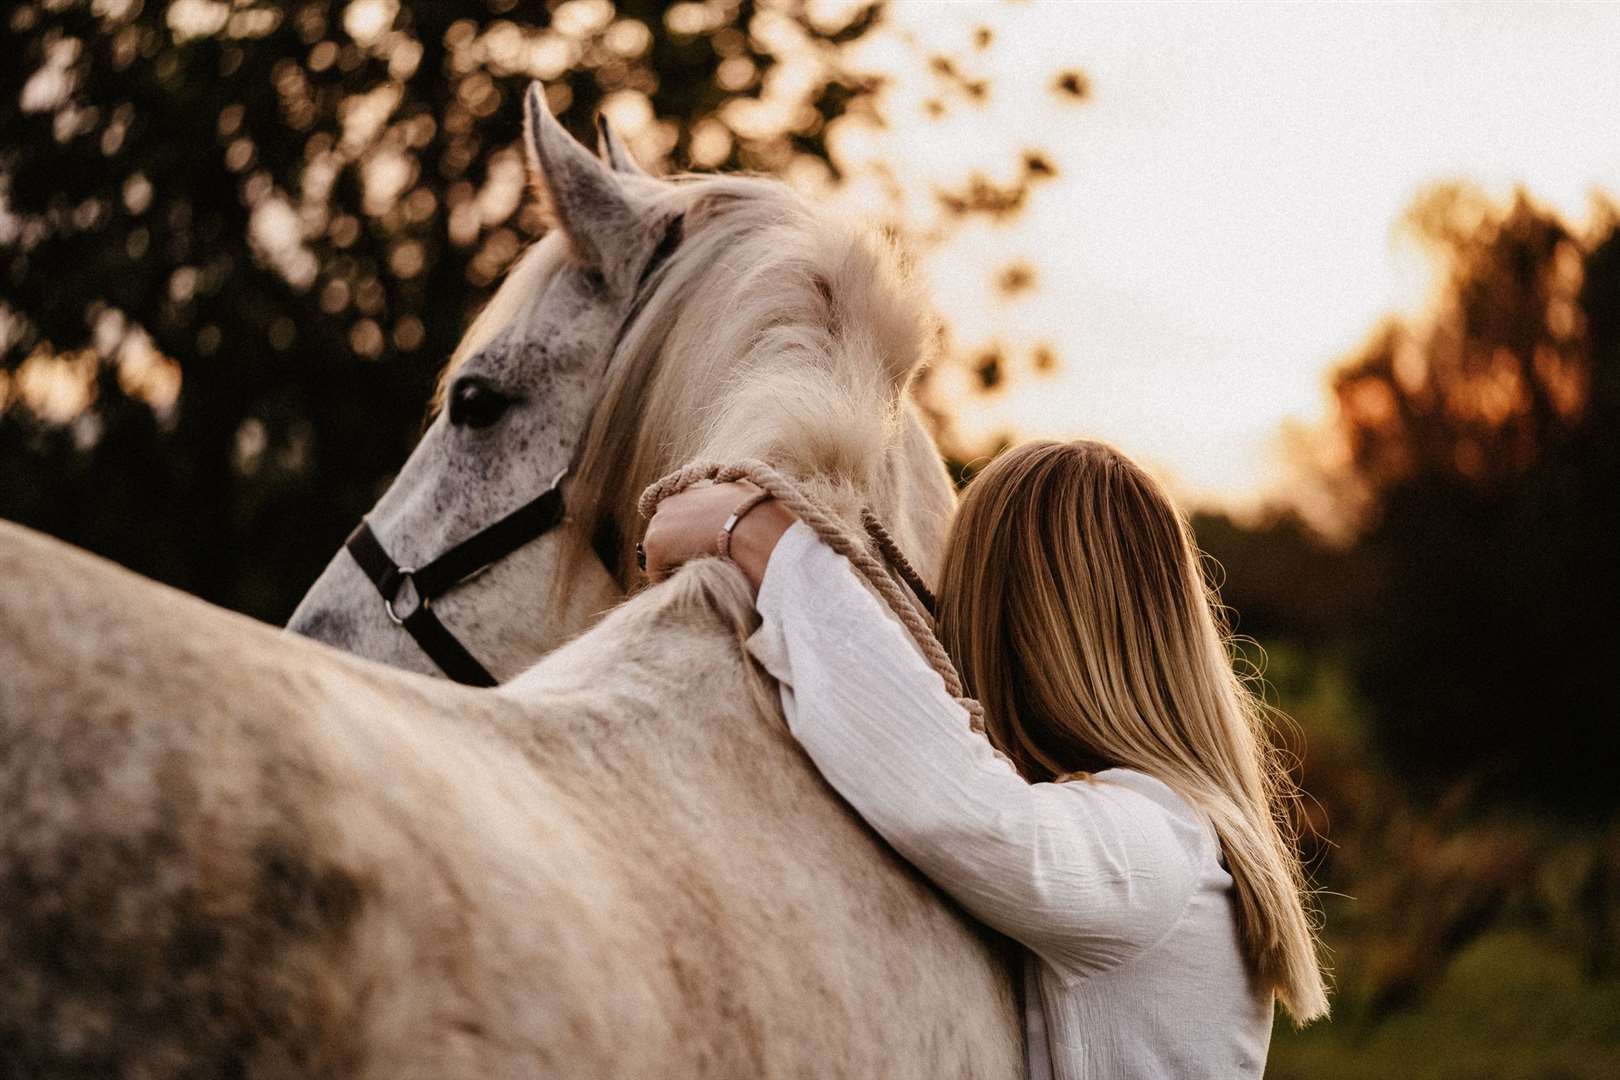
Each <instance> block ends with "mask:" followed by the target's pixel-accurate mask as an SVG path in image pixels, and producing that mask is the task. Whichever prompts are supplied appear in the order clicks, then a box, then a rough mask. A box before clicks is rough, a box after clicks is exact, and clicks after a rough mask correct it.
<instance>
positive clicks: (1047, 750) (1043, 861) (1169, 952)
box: [644, 442, 1327, 1080]
mask: <svg viewBox="0 0 1620 1080" xmlns="http://www.w3.org/2000/svg"><path fill="white" fill-rule="evenodd" d="M734 514H736V515H737V520H736V521H735V522H734V523H733V525H734V528H733V529H732V531H731V533H730V535H729V537H728V538H727V542H728V545H729V551H728V552H726V553H727V554H729V556H730V558H732V559H733V560H734V561H735V562H736V563H737V565H738V566H739V567H741V569H742V570H743V572H744V573H745V574H746V575H747V576H748V578H749V580H750V581H751V582H752V583H753V585H754V587H755V589H756V594H757V605H758V608H759V612H760V615H761V617H762V620H763V624H762V626H761V630H760V633H759V634H757V635H756V636H755V639H754V640H753V642H751V647H752V648H753V651H754V652H755V654H756V655H757V656H759V657H760V659H761V661H762V662H763V663H764V664H765V666H766V667H767V669H768V670H769V671H770V672H771V674H772V675H774V676H775V677H776V678H777V679H778V680H779V682H780V684H781V694H782V702H783V707H784V710H785V712H786V715H787V719H788V723H789V726H790V727H791V729H792V731H793V734H794V735H795V736H796V737H797V738H798V740H799V741H800V743H801V744H802V745H803V746H804V748H805V750H806V752H807V753H808V754H809V755H810V757H811V758H812V759H813V760H814V761H815V763H816V765H817V767H818V768H819V769H820V770H821V772H822V774H823V775H824V776H825V777H826V778H827V781H828V782H829V783H830V784H832V786H833V787H834V788H836V789H837V790H838V791H839V793H840V794H842V795H843V796H844V798H845V799H847V800H848V801H849V803H850V804H851V805H852V806H854V808H855V809H856V810H857V811H858V812H859V813H860V814H861V816H862V817H864V818H865V819H866V820H867V821H868V822H869V823H870V824H871V825H872V827H873V828H874V829H876V830H877V831H878V832H879V833H880V834H881V835H882V836H883V837H884V838H885V839H887V840H888V841H889V843H890V844H892V845H893V846H894V848H895V849H896V850H897V851H899V852H900V854H901V855H903V856H905V858H907V859H908V860H910V861H911V862H912V863H914V864H915V865H916V866H917V867H918V868H919V869H920V870H922V872H923V873H925V874H927V875H928V876H929V877H930V878H931V879H933V881H934V882H936V883H937V884H938V885H939V886H940V887H941V888H942V889H944V890H945V891H946V892H948V893H950V894H951V895H952V896H954V897H955V898H956V899H957V900H959V901H960V902H961V903H962V904H963V905H964V906H965V907H967V908H968V910H970V911H971V912H973V913H974V914H975V915H976V916H978V917H979V918H980V919H982V920H983V921H984V922H986V923H988V924H989V925H991V926H993V927H995V928H996V929H998V930H1000V931H1001V932H1003V933H1005V934H1007V935H1008V936H1010V937H1012V938H1014V939H1016V940H1017V941H1019V942H1021V943H1022V944H1023V945H1025V946H1027V952H1026V954H1025V986H1026V989H1027V991H1028V993H1027V994H1026V1002H1027V1008H1026V1022H1027V1025H1028V1040H1029V1051H1030V1066H1031V1073H1032V1075H1034V1076H1037V1077H1041V1076H1056V1077H1105V1078H1110V1080H1112V1078H1121V1077H1138V1076H1141V1077H1148V1076H1151V1077H1204V1076H1208V1077H1235V1076H1259V1075H1260V1074H1261V1073H1262V1072H1263V1070H1264V1067H1265V1058H1266V1049H1267V1045H1268V1043H1269V1041H1270V1033H1271V1017H1272V1003H1273V1000H1274V999H1275V1000H1277V1001H1280V1002H1281V1004H1282V1005H1283V1006H1284V1008H1286V1009H1287V1010H1288V1012H1289V1013H1290V1014H1291V1015H1292V1016H1293V1018H1294V1019H1295V1021H1296V1022H1299V1023H1303V1022H1305V1021H1308V1020H1312V1019H1315V1018H1317V1017H1319V1016H1323V1015H1325V1014H1326V1012H1327V997H1326V992H1325V988H1324V985H1323V979H1322V974H1321V969H1320V967H1319V965H1318V960H1317V955H1316V943H1315V939H1314V936H1313V933H1312V926H1311V919H1310V917H1309V915H1308V913H1307V906H1306V900H1307V895H1308V894H1307V892H1306V889H1305V885H1304V875H1303V873H1302V871H1301V868H1300V864H1299V859H1298V857H1297V855H1296V853H1295V851H1294V848H1293V845H1292V844H1291V843H1290V841H1289V834H1288V833H1287V831H1286V830H1285V829H1284V828H1283V827H1282V825H1281V824H1280V821H1281V819H1282V817H1283V814H1282V811H1283V802H1284V799H1285V797H1286V796H1287V794H1288V793H1289V791H1290V787H1289V783H1288V780H1287V777H1286V774H1285V772H1284V770H1283V769H1282V768H1281V767H1280V766H1279V765H1278V764H1277V763H1276V761H1275V759H1274V757H1273V756H1272V753H1271V751H1270V749H1269V747H1268V744H1267V742H1266V739H1265V732H1264V726H1263V723H1262V720H1263V707H1262V706H1261V705H1260V703H1258V702H1257V701H1256V700H1255V699H1254V698H1253V697H1251V696H1250V695H1249V693H1248V692H1247V690H1246V689H1245V687H1244V686H1243V684H1242V683H1241V682H1240V681H1239V679H1238V678H1237V677H1236V675H1235V674H1234V673H1233V670H1232V666H1231V662H1230V658H1229V656H1228V653H1227V650H1226V642H1225V641H1224V640H1223V638H1222V636H1221V633H1220V630H1219V628H1218V622H1217V614H1216V606H1215V605H1216V600H1215V597H1214V595H1213V594H1212V593H1211V592H1210V591H1209V590H1208V589H1207V588H1206V586H1205V583H1204V580H1203V576H1202V574H1201V571H1200V566H1199V555H1198V551H1197V549H1196V547H1195V546H1194V544H1193V541H1192V537H1191V535H1190V531H1189V530H1188V528H1187V527H1186V525H1185V523H1184V522H1183V521H1182V520H1181V518H1180V517H1179V516H1178V515H1177V514H1176V512H1175V510H1174V508H1173V507H1172V506H1171V504H1170V502H1169V500H1168V498H1167V497H1166V496H1165V494H1164V493H1163V491H1162V490H1161V489H1160V488H1159V487H1158V485H1157V484H1155V483H1154V482H1153V481H1152V480H1151V479H1150V478H1149V477H1148V476H1147V475H1146V474H1145V473H1144V472H1143V471H1142V470H1141V469H1139V468H1138V467H1137V466H1136V465H1134V464H1133V463H1132V462H1130V461H1129V460H1128V459H1127V458H1125V456H1124V455H1122V454H1120V453H1119V452H1118V451H1116V450H1114V449H1112V448H1110V447H1107V446H1103V445H1101V444H1099V443H1094V442H1076V443H1068V444H1062V443H1052V442H1041V443H1032V444H1029V445H1026V446H1023V447H1020V448H1018V449H1016V450H1012V451H1009V452H1007V453H1005V454H1003V455H1002V456H1001V457H1000V458H998V459H997V460H996V461H995V462H993V463H992V464H991V465H990V466H989V467H988V468H986V469H985V470H984V472H983V474H981V475H980V476H979V477H978V478H977V479H976V480H975V481H974V482H973V484H972V485H971V486H970V487H969V488H968V491H967V495H966V497H965V499H964V500H963V503H962V508H961V512H960V514H959V515H958V517H957V519H956V523H955V525H954V527H953V529H952V534H951V540H950V542H949V544H948V547H947V551H946V556H945V566H944V570H943V573H942V575H941V585H940V590H939V637H940V640H941V642H942V643H943V644H944V645H945V647H946V649H947V650H948V651H949V652H950V653H951V655H952V657H953V658H954V659H955V661H956V664H957V666H958V668H959V669H960V671H961V674H962V679H963V682H964V684H965V685H966V687H967V690H968V692H969V693H970V694H972V695H973V696H974V697H976V698H978V700H979V701H980V702H981V703H982V705H983V706H984V710H985V734H986V735H987V736H988V740H987V739H986V738H985V737H984V736H981V735H979V734H977V733H975V732H974V731H973V730H972V729H971V728H970V726H969V718H968V714H967V712H966V710H965V709H964V708H963V707H962V706H961V705H960V704H959V703H958V702H957V701H956V700H954V699H953V698H951V697H950V696H949V695H948V694H947V693H946V692H945V688H944V684H943V682H942V680H941V679H940V678H939V676H938V675H937V674H936V673H935V672H934V671H933V670H932V669H930V668H929V667H928V666H927V665H926V664H925V662H924V661H923V659H922V658H921V657H920V656H919V655H918V653H917V651H916V650H915V649H914V648H912V646H911V644H910V642H909V641H908V640H907V639H906V638H905V636H904V633H903V631H902V630H901V629H900V627H899V626H897V625H896V624H895V622H894V621H893V620H892V619H891V618H889V617H888V615H887V614H886V612H885V611H884V609H883V608H882V607H881V605H880V604H879V602H878V601H877V600H876V599H875V598H874V597H873V596H872V594H871V593H870V592H868V591H867V589H866V588H865V587H864V586H863V585H862V584H861V583H860V582H859V581H858V580H857V578H856V577H855V574H854V572H853V570H852V568H850V566H849V564H848V562H847V561H845V560H844V559H843V558H842V557H841V556H839V555H837V554H836V553H835V552H833V551H832V549H830V548H828V547H826V546H825V545H824V544H822V543H821V542H820V540H819V539H818V538H817V537H816V536H815V534H814V533H812V532H811V531H810V530H809V529H808V527H806V526H805V525H803V524H802V523H796V522H795V521H794V519H793V516H792V515H791V514H790V513H789V512H788V511H787V510H786V509H784V508H783V507H782V506H781V505H780V504H779V503H777V502H775V501H769V500H764V499H763V498H762V493H760V492H758V491H757V489H754V488H752V487H749V486H746V485H739V484H721V485H713V486H709V487H703V488H691V489H688V490H687V491H686V492H683V493H682V494H680V495H677V496H674V497H672V498H669V499H666V500H665V501H664V503H663V504H662V505H661V506H660V507H659V510H658V513H657V514H656V515H655V516H654V517H653V519H652V521H651V523H650V524H649V527H648V530H647V536H646V539H645V544H644V547H645V552H646V557H647V561H648V572H649V574H651V575H652V576H653V577H655V578H656V577H659V576H662V575H664V574H666V573H668V572H669V570H670V569H672V568H673V567H675V566H677V565H678V564H679V563H681V562H682V561H684V560H686V559H688V558H692V557H694V556H701V555H709V554H715V553H716V552H717V547H718V546H719V544H720V540H719V537H720V532H721V527H722V523H723V522H725V521H726V520H727V518H728V517H731V516H733V515H734Z"/></svg>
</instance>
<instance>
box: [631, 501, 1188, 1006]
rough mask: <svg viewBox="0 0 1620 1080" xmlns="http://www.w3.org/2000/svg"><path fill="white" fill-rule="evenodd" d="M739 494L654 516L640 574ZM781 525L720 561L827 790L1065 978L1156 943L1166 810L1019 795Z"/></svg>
mask: <svg viewBox="0 0 1620 1080" xmlns="http://www.w3.org/2000/svg"><path fill="white" fill-rule="evenodd" d="M702 490H704V491H717V490H718V489H702ZM745 496H746V492H737V491H733V492H730V493H727V494H724V495H722V494H711V495H708V496H707V497H706V499H707V501H706V503H705V504H703V505H699V504H698V503H697V502H696V501H693V502H691V503H688V504H687V505H686V506H685V507H677V509H680V510H682V516H681V517H679V518H675V519H671V520H668V521H666V522H664V523H663V524H664V526H665V530H664V531H663V534H662V536H656V537H655V534H656V533H658V531H659V530H658V529H657V528H656V526H658V524H659V522H658V520H657V518H655V519H654V523H653V524H654V526H655V528H653V529H649V533H648V541H649V543H648V556H649V563H650V569H651V568H654V567H656V568H662V567H665V566H668V565H669V563H668V562H665V561H663V560H664V558H665V556H667V555H668V554H669V553H670V552H671V551H673V550H676V548H677V547H678V545H674V544H671V543H670V541H671V540H672V539H674V538H677V537H683V536H684V537H689V538H690V542H691V543H692V544H694V545H696V544H698V543H699V542H700V540H701V538H702V537H703V536H704V535H706V534H708V532H709V530H710V529H711V528H712V529H713V530H714V531H717V530H718V523H719V521H721V520H723V517H722V516H716V512H715V511H716V510H717V509H718V508H720V507H722V506H723V507H725V508H726V509H725V512H726V513H729V510H730V507H733V506H735V505H736V504H737V503H738V502H739V501H740V500H741V498H742V497H745ZM666 505H667V504H666ZM767 508H775V511H779V512H780V515H785V521H784V519H783V517H782V516H776V515H775V514H773V512H772V511H771V510H768V509H767ZM662 513H663V511H662V510H660V515H662ZM762 513H763V514H767V515H772V516H764V517H759V518H757V519H756V515H761V514H762ZM791 522H792V518H791V515H786V512H785V511H780V508H779V507H777V506H776V504H774V503H766V504H763V505H762V506H760V507H759V508H757V509H756V510H754V511H752V512H751V513H750V514H749V515H748V516H747V517H746V518H745V519H744V520H743V522H741V523H740V524H739V525H738V526H737V529H736V531H735V533H734V535H733V537H732V554H733V557H734V558H737V560H738V562H739V565H740V566H742V567H743V569H744V572H745V573H748V574H749V576H750V578H751V580H753V581H754V582H755V583H756V585H757V586H758V590H759V591H758V605H759V611H760V615H761V616H762V618H763V625H762V627H761V629H760V631H759V633H758V634H757V635H756V636H755V639H754V640H753V641H752V642H751V643H750V647H751V649H752V651H753V652H754V654H755V655H756V656H757V657H759V658H760V660H761V662H762V663H763V664H764V665H765V666H766V668H767V669H768V670H769V671H770V672H771V674H772V675H774V676H775V677H776V678H777V680H778V681H779V682H780V684H781V687H782V702H783V708H784V711H785V713H786V716H787V720H788V724H789V727H790V728H791V730H792V732H793V734H794V735H795V737H796V738H797V739H798V740H799V742H800V743H801V744H802V745H803V747H804V749H805V751H806V753H808V754H809V756H810V758H811V759H812V760H813V761H814V762H815V764H816V766H817V767H818V768H819V769H820V771H821V773H822V775H823V776H825V777H826V779H827V781H828V783H830V784H831V785H832V786H833V788H834V789H836V790H837V791H838V792H839V794H840V795H842V796H843V797H844V798H845V799H846V800H847V801H848V802H849V803H850V804H851V805H852V806H853V807H854V808H855V809H856V811H857V812H859V813H860V815H861V816H862V817H863V818H865V819H866V821H867V822H868V823H869V824H870V825H871V826H872V827H873V828H874V829H875V830H876V831H877V832H878V833H879V834H880V835H882V836H883V837H884V839H886V840H887V841H888V842H889V843H890V844H891V845H893V847H894V848H895V849H896V850H897V851H898V852H899V853H900V854H901V855H903V856H904V857H905V858H906V859H907V860H908V861H910V862H911V863H913V864H914V865H916V866H917V867H918V869H920V870H922V871H923V873H925V874H927V875H928V876H929V877H930V878H931V879H932V880H933V881H934V882H935V883H936V884H938V885H939V886H940V887H941V888H943V889H944V890H945V891H947V892H949V893H950V894H951V895H952V896H954V897H956V899H957V900H958V901H960V902H961V903H962V904H963V905H964V906H965V907H967V908H968V909H969V910H970V911H972V912H973V913H974V914H975V915H976V916H978V917H979V918H980V919H982V920H983V921H984V922H986V923H988V924H989V925H991V926H993V927H995V928H996V929H998V930H1001V931H1002V932H1004V933H1006V934H1008V935H1009V936H1011V937H1014V938H1016V939H1018V940H1019V941H1022V942H1024V943H1025V944H1026V945H1028V946H1030V947H1031V948H1033V949H1035V950H1036V951H1037V952H1039V953H1041V954H1042V955H1043V956H1045V957H1046V958H1047V959H1048V960H1050V961H1051V962H1052V963H1053V964H1054V966H1056V967H1057V968H1058V970H1059V971H1062V972H1064V973H1065V974H1069V975H1076V976H1078V975H1082V974H1088V973H1091V972H1094V971H1097V970H1101V969H1104V968H1107V967H1111V966H1113V965H1115V964H1118V963H1121V962H1123V961H1124V960H1126V959H1128V958H1129V957H1130V956H1132V955H1134V954H1135V953H1136V952H1138V951H1140V950H1141V949H1143V948H1146V947H1147V946H1149V945H1152V944H1153V943H1155V942H1156V941H1158V940H1159V939H1160V938H1161V937H1162V936H1163V935H1164V934H1165V933H1167V932H1168V931H1169V929H1170V927H1171V926H1172V925H1173V924H1174V922H1175V919H1176V918H1177V917H1178V916H1179V915H1180V912H1181V910H1182V908H1183V907H1184V905H1185V902H1186V899H1187V897H1188V896H1190V894H1191V890H1192V886H1193V870H1192V866H1191V863H1190V861H1189V858H1188V855H1187V853H1186V849H1185V847H1184V846H1183V843H1182V842H1181V840H1180V839H1178V837H1177V835H1176V833H1175V831H1174V830H1173V828H1172V827H1171V824H1170V821H1169V815H1168V812H1167V811H1166V810H1165V809H1164V808H1163V807H1162V806H1160V805H1159V804H1157V803H1155V802H1153V801H1152V800H1151V799H1149V798H1148V797H1146V796H1145V795H1142V794H1140V793H1139V792H1137V791H1134V790H1132V789H1130V788H1127V787H1124V786H1122V785H1118V784H1110V783H1107V782H1104V781H1093V782H1077V783H1069V784H1061V785H1058V784H1029V783H1027V782H1026V781H1025V780H1024V779H1023V778H1022V777H1020V776H1019V775H1018V773H1017V772H1016V771H1015V770H1014V769H1013V767H1012V766H1011V764H1010V763H1009V762H1008V761H1007V760H1006V759H1005V758H1004V757H1001V756H1000V755H998V754H997V753H996V752H995V751H994V750H993V749H992V748H991V746H990V744H989V742H988V741H987V740H986V739H985V738H984V737H983V736H981V735H979V734H977V733H975V732H974V731H973V730H972V729H971V728H970V727H969V724H968V716H967V712H966V711H965V710H964V709H963V708H962V706H961V705H960V704H958V703H957V702H956V701H955V700H954V699H953V698H951V697H950V695H949V694H948V693H946V691H945V686H944V683H943V681H942V680H941V679H940V677H939V675H938V674H937V673H935V672H934V671H933V670H932V669H931V668H930V667H929V666H928V665H927V663H926V662H925V661H924V659H923V658H922V656H921V655H920V654H919V653H918V652H917V650H916V649H915V648H914V647H913V646H912V644H911V642H910V641H909V640H908V639H907V638H906V636H905V632H904V630H903V629H902V628H901V627H900V626H899V625H898V624H897V623H896V622H895V621H894V620H893V619H891V618H890V617H889V616H888V615H887V613H886V612H885V611H884V610H883V608H882V606H881V604H880V603H879V601H878V600H877V599H876V598H875V597H874V596H873V595H872V594H871V593H870V592H868V591H867V589H866V588H865V587H864V586H863V585H862V584H861V583H860V582H859V581H858V580H857V578H856V576H855V574H854V571H853V570H852V569H851V567H850V566H849V563H848V562H847V561H846V560H845V559H844V558H843V557H842V556H840V555H838V554H837V553H836V552H834V551H833V550H832V549H831V548H829V547H827V546H826V545H825V544H823V543H821V541H820V540H819V539H818V538H817V537H816V536H815V534H814V533H812V532H811V531H810V530H809V529H808V527H806V526H804V525H802V524H801V525H797V526H794V527H791V528H789V527H788V524H789V523H791ZM712 543H713V542H712V541H710V542H709V545H710V546H709V547H708V548H707V549H704V548H701V547H699V548H696V549H695V550H694V551H692V552H685V553H683V556H684V554H694V553H706V552H707V551H712ZM743 560H749V562H745V561H743ZM754 560H759V561H758V562H757V563H755V565H754V566H751V565H750V562H752V561H754Z"/></svg>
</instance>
